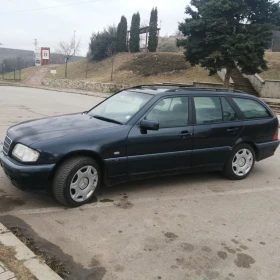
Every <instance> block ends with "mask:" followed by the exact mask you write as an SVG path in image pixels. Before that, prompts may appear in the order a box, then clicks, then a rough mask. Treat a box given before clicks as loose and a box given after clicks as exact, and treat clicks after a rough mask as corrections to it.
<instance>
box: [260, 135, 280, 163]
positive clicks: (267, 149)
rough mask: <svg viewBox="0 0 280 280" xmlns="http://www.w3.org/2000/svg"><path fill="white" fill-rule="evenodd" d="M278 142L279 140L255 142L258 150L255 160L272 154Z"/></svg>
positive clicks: (279, 142)
mask: <svg viewBox="0 0 280 280" xmlns="http://www.w3.org/2000/svg"><path fill="white" fill-rule="evenodd" d="M279 144H280V140H275V141H271V142H266V143H260V144H256V146H257V150H258V153H257V161H260V160H263V159H266V158H268V157H271V156H273V155H274V153H275V151H276V149H277V148H278V146H279Z"/></svg>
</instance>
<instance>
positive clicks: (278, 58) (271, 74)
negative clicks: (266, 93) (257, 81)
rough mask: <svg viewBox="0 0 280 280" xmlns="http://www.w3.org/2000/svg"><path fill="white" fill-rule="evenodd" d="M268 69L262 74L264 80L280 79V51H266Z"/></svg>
mask: <svg viewBox="0 0 280 280" xmlns="http://www.w3.org/2000/svg"><path fill="white" fill-rule="evenodd" d="M265 60H266V61H267V62H268V70H267V71H264V72H262V73H261V74H260V76H261V77H262V78H263V79H264V80H280V52H266V54H265Z"/></svg>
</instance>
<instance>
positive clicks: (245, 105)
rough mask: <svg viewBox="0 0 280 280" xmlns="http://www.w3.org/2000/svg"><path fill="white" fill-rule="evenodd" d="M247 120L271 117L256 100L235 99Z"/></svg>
mask: <svg viewBox="0 0 280 280" xmlns="http://www.w3.org/2000/svg"><path fill="white" fill-rule="evenodd" d="M233 100H234V102H235V103H236V104H237V106H238V107H239V109H240V110H241V111H242V112H243V114H244V116H245V118H246V119H261V118H268V117H271V114H270V113H269V111H268V110H267V109H266V108H265V107H264V106H263V105H261V104H260V103H258V102H257V101H255V100H251V99H246V98H233Z"/></svg>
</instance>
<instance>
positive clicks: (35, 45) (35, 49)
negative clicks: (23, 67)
mask: <svg viewBox="0 0 280 280" xmlns="http://www.w3.org/2000/svg"><path fill="white" fill-rule="evenodd" d="M37 46H38V40H37V39H36V38H35V39H34V65H36V53H37Z"/></svg>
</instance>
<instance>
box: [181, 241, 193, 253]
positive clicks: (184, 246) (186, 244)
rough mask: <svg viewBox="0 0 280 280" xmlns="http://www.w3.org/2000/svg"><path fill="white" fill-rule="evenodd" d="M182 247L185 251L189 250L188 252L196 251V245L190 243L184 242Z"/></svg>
mask: <svg viewBox="0 0 280 280" xmlns="http://www.w3.org/2000/svg"><path fill="white" fill-rule="evenodd" d="M181 247H182V248H183V249H184V251H187V252H193V251H194V246H193V245H192V244H189V243H183V244H182V245H181Z"/></svg>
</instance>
